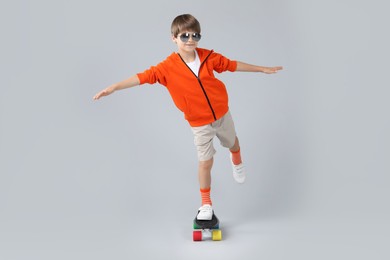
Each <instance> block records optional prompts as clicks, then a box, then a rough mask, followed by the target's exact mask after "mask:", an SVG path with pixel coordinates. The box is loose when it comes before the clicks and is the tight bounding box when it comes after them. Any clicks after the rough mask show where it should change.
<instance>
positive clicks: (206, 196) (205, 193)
mask: <svg viewBox="0 0 390 260" xmlns="http://www.w3.org/2000/svg"><path fill="white" fill-rule="evenodd" d="M210 190H211V188H210V187H209V188H207V189H200V195H201V196H202V206H203V205H205V204H209V205H212V203H211V199H210Z"/></svg>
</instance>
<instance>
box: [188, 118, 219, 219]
mask: <svg viewBox="0 0 390 260" xmlns="http://www.w3.org/2000/svg"><path fill="white" fill-rule="evenodd" d="M192 131H193V133H194V142H195V145H196V148H197V150H198V160H199V165H198V177H199V186H200V194H201V198H202V207H200V208H199V213H198V216H197V219H200V220H210V219H211V218H212V216H213V210H212V207H211V205H212V202H211V199H210V186H211V168H212V166H213V162H214V159H213V156H214V154H215V149H214V147H213V138H214V136H215V130H214V129H213V127H212V126H211V125H205V126H201V127H192Z"/></svg>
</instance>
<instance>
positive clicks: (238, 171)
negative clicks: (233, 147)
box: [230, 154, 246, 183]
mask: <svg viewBox="0 0 390 260" xmlns="http://www.w3.org/2000/svg"><path fill="white" fill-rule="evenodd" d="M230 162H231V163H232V167H233V178H234V180H235V181H236V182H238V183H244V182H245V177H246V170H245V167H244V164H242V163H240V164H239V165H234V164H233V161H232V154H230Z"/></svg>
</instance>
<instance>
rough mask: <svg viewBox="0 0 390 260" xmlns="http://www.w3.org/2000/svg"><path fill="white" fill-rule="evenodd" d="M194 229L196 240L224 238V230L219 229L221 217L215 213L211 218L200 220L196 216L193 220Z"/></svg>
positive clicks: (193, 233)
mask: <svg viewBox="0 0 390 260" xmlns="http://www.w3.org/2000/svg"><path fill="white" fill-rule="evenodd" d="M193 226H194V230H193V232H192V237H193V240H194V241H203V240H206V239H208V238H211V239H212V240H213V241H220V240H222V231H221V230H220V229H219V219H218V218H217V216H216V215H215V214H214V213H213V217H212V218H211V220H198V219H197V218H196V216H195V219H194V222H193Z"/></svg>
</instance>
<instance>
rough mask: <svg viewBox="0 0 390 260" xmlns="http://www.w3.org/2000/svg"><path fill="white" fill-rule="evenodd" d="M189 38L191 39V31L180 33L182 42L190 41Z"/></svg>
mask: <svg viewBox="0 0 390 260" xmlns="http://www.w3.org/2000/svg"><path fill="white" fill-rule="evenodd" d="M189 39H190V34H189V33H183V34H182V35H180V40H181V41H182V42H188V40H189Z"/></svg>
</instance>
